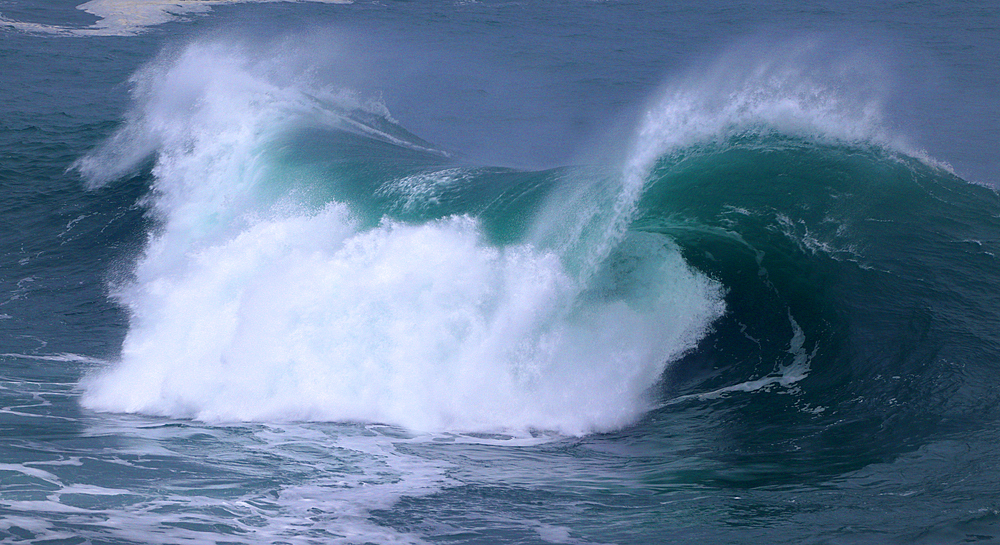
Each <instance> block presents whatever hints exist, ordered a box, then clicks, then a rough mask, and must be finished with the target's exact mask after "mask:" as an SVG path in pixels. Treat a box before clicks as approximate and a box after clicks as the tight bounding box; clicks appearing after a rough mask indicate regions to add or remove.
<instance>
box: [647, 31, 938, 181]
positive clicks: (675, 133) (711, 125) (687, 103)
mask: <svg viewBox="0 0 1000 545" xmlns="http://www.w3.org/2000/svg"><path fill="white" fill-rule="evenodd" d="M828 45H829V44H826V42H825V41H823V40H819V39H817V40H800V41H796V42H787V43H779V44H768V46H767V48H768V49H769V52H768V53H767V54H765V55H761V53H760V51H761V48H762V47H763V46H762V45H761V44H748V45H745V46H744V47H741V48H740V47H737V48H733V49H732V50H731V51H730V52H729V53H727V54H725V55H722V56H721V57H719V58H718V59H717V60H716V61H714V62H713V63H712V64H710V65H708V66H699V67H698V68H697V69H696V70H694V71H692V72H691V73H689V74H687V75H686V76H683V77H678V78H675V79H673V80H671V81H670V82H669V83H668V84H667V85H665V86H664V87H663V89H662V90H661V91H660V93H659V94H657V96H656V97H655V99H654V100H653V101H652V102H651V103H650V105H649V107H648V109H647V111H646V115H645V118H644V121H643V123H642V126H641V128H640V130H639V132H638V134H637V137H636V143H635V148H634V149H635V154H634V157H635V159H636V165H637V168H638V170H639V171H640V172H645V171H647V170H648V169H649V168H650V167H651V166H652V164H654V163H655V162H656V161H657V160H659V159H660V158H661V157H663V156H665V155H670V154H673V153H675V152H677V151H679V150H683V149H687V148H689V147H691V146H694V145H701V144H707V143H713V142H724V141H726V140H728V139H731V138H739V137H741V136H752V135H761V134H780V135H786V136H796V137H803V138H807V139H810V140H813V141H819V142H829V143H844V142H847V143H868V144H873V145H877V146H882V147H885V148H886V149H890V150H893V151H898V152H902V153H904V154H906V155H908V156H911V157H914V158H917V159H920V160H922V161H924V162H926V163H928V164H932V165H935V166H938V167H941V168H948V167H947V166H946V165H943V164H940V163H936V162H934V161H933V160H932V159H930V158H929V157H928V156H927V154H926V153H925V152H923V151H922V150H920V149H918V148H916V147H914V146H913V144H912V143H911V142H909V140H908V139H907V138H905V137H904V136H903V135H900V134H897V133H894V132H893V131H891V130H889V129H888V128H887V127H889V123H888V122H887V120H886V115H885V103H886V101H888V100H891V97H892V92H893V91H892V81H893V79H894V78H893V76H892V74H891V71H890V70H889V69H888V67H887V64H886V63H885V62H884V61H882V60H881V59H879V58H878V57H877V55H875V54H872V53H870V52H864V51H858V52H856V53H855V54H853V55H843V56H838V57H836V58H829V57H828V56H825V55H824V53H825V51H827V50H828V49H829V47H827V46H828Z"/></svg>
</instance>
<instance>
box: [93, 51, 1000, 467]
mask: <svg viewBox="0 0 1000 545" xmlns="http://www.w3.org/2000/svg"><path fill="white" fill-rule="evenodd" d="M809 56H810V52H809V50H808V48H806V50H801V51H799V50H797V51H793V52H792V53H790V54H789V56H788V57H787V58H775V59H769V60H768V61H767V62H763V63H760V62H758V63H749V64H748V63H746V62H744V61H745V59H732V58H724V59H722V60H721V61H720V62H719V63H718V65H717V66H715V67H713V68H711V69H709V70H706V71H705V73H701V74H695V75H693V76H688V77H686V78H682V79H681V80H679V82H677V83H676V84H675V85H673V86H670V87H667V88H666V89H665V90H664V91H663V92H662V93H661V95H660V96H659V98H658V100H657V101H655V102H653V103H652V104H651V106H650V108H649V111H648V113H647V116H646V118H645V119H644V120H643V121H642V122H641V123H640V125H639V126H638V127H637V129H636V131H635V137H634V139H633V141H632V142H631V143H630V145H629V146H627V149H626V150H625V151H624V152H623V153H622V154H621V157H618V158H616V159H613V160H609V161H607V162H604V163H602V164H599V165H592V166H586V167H583V166H573V167H564V168H558V169H552V170H546V171H539V172H526V171H518V170H513V169H504V168H496V167H487V166H480V165H470V164H467V163H464V162H462V160H461V159H459V158H456V157H454V156H453V155H451V154H449V153H445V152H441V151H439V150H435V149H434V146H433V145H431V144H429V143H427V142H423V141H421V140H420V139H419V138H417V137H416V136H414V135H412V134H410V133H408V132H407V131H406V130H405V129H404V128H402V127H401V126H399V125H398V123H396V122H395V121H394V120H393V118H392V116H391V115H389V113H388V111H387V110H386V109H385V107H384V106H383V105H381V103H379V102H377V101H371V100H366V99H364V97H359V96H358V95H356V94H354V93H351V92H349V91H345V90H343V89H340V88H336V87H333V86H329V85H323V84H322V82H315V81H310V80H309V78H307V77H305V78H304V77H302V75H301V74H292V76H291V77H289V75H288V74H286V73H284V72H283V70H281V69H280V68H279V67H280V66H281V65H282V63H284V62H285V61H286V60H287V59H283V58H282V57H281V55H280V54H276V55H269V54H265V55H260V54H248V52H247V51H246V49H245V48H243V46H239V45H234V44H229V43H224V42H195V43H193V44H190V45H188V46H187V47H185V48H182V49H181V50H179V51H175V52H173V53H165V54H163V55H161V57H160V58H158V59H156V60H154V61H153V62H152V63H151V64H150V65H149V66H147V67H146V68H145V69H143V70H142V71H140V72H139V73H137V74H136V76H134V77H133V81H132V84H133V88H134V91H133V101H134V104H133V108H132V110H131V111H130V113H129V115H128V116H127V117H126V120H125V123H124V124H123V126H122V128H121V129H120V130H119V132H118V133H117V134H116V135H115V136H113V137H112V138H110V139H109V140H108V141H107V142H106V143H105V144H104V145H103V146H102V147H101V148H99V149H98V150H96V151H95V152H94V153H92V154H90V155H88V156H87V157H85V158H84V159H82V160H81V161H80V162H78V165H77V166H78V169H79V170H80V171H81V172H82V173H83V174H84V175H85V177H87V178H88V179H89V180H91V182H92V183H93V184H94V185H95V186H96V185H100V184H103V183H108V182H109V181H112V180H115V179H116V178H119V177H121V176H122V175H124V174H127V173H129V172H133V171H135V170H137V169H139V170H141V169H142V168H143V167H142V166H141V165H143V164H145V163H144V161H147V160H148V159H149V158H150V157H152V160H153V166H152V168H151V176H152V183H151V185H152V187H151V194H150V197H149V198H148V200H147V201H146V204H147V206H148V207H149V210H151V212H152V214H153V216H154V217H155V218H156V220H157V227H156V228H155V229H153V230H151V232H150V235H149V241H148V243H147V245H146V248H145V250H144V252H143V253H142V255H140V256H139V257H138V258H137V259H136V261H135V263H134V265H133V266H131V268H130V275H129V276H128V277H127V278H126V279H124V280H122V281H121V282H118V283H117V284H116V285H115V286H114V291H115V294H116V298H117V300H118V301H119V303H120V304H121V305H123V306H124V307H125V308H127V309H128V310H129V312H130V315H131V320H130V326H129V332H128V334H127V336H126V339H125V341H124V343H123V348H122V356H121V360H120V361H119V362H117V363H116V364H114V365H112V366H111V367H110V368H108V369H106V370H103V371H101V372H98V373H94V374H93V375H91V376H90V377H89V378H88V379H87V380H85V381H84V389H85V394H84V398H83V401H84V404H85V405H87V406H88V407H91V408H95V409H100V410H110V411H136V412H145V413H153V414H165V415H171V416H183V417H192V418H200V419H206V420H259V419H286V420H287V419H292V420H296V419H306V420H360V421H385V422H390V423H394V424H399V425H403V426H406V427H411V428H414V429H426V430H454V429H458V430H466V431H468V430H478V431H496V430H505V431H512V430H514V431H522V432H523V431H526V430H531V429H537V428H541V429H549V430H556V431H560V432H564V433H571V434H579V433H587V432H591V431H607V430H611V429H616V428H620V427H622V426H626V425H629V424H631V423H634V422H636V420H637V419H639V418H640V417H642V415H644V414H646V412H647V411H648V410H650V409H651V408H654V407H656V406H657V405H658V404H659V406H660V407H661V408H660V409H659V411H664V410H667V411H669V410H673V409H672V408H675V407H678V406H687V405H686V404H692V403H693V404H698V403H703V402H707V403H712V404H715V403H720V404H721V406H722V407H723V411H737V412H745V414H743V416H742V417H741V418H740V419H739V420H737V421H743V422H753V423H754V425H753V426H748V427H747V428H746V429H744V430H743V432H738V433H737V435H741V436H742V435H745V436H747V437H751V436H752V438H750V439H748V440H747V441H748V442H749V444H752V445H758V446H759V445H761V444H773V445H786V444H787V441H784V440H783V439H782V438H788V437H802V436H803V433H802V432H803V429H809V430H820V431H818V432H816V433H813V432H811V431H810V432H809V433H807V434H805V435H807V436H811V437H812V436H815V437H816V440H817V441H821V442H822V441H827V440H828V439H827V438H829V437H836V436H838V434H844V433H847V434H850V433H858V434H860V435H861V436H866V434H867V436H870V438H871V439H872V441H871V442H867V443H863V444H866V445H877V444H896V445H902V444H917V443H919V442H920V441H922V439H921V438H922V437H925V436H926V435H927V434H928V433H930V432H928V431H927V430H930V429H936V427H935V426H923V427H921V426H919V425H918V424H919V423H920V422H936V423H940V422H945V421H953V420H956V419H959V418H960V417H961V416H962V415H966V414H971V413H975V412H976V411H977V410H979V409H981V408H982V407H984V406H988V405H989V402H990V401H989V400H993V399H994V396H993V395H992V394H990V395H987V396H983V395H982V394H983V392H982V391H981V389H980V388H979V387H978V386H977V385H975V384H974V383H972V382H970V381H967V380H965V378H964V375H963V373H966V372H967V370H968V369H970V368H973V367H974V368H975V369H976V371H975V372H976V373H979V372H981V371H982V370H984V367H983V366H984V365H985V363H984V362H986V361H992V360H991V358H993V356H994V355H995V354H996V338H995V333H994V329H993V328H992V326H991V325H990V324H992V323H995V318H996V315H995V310H993V309H995V308H998V307H996V305H995V303H996V298H995V296H994V295H993V294H992V292H991V291H990V290H989V288H988V286H990V285H993V284H994V282H995V279H996V278H995V277H996V267H995V265H996V263H995V260H996V257H995V256H996V239H995V236H994V235H993V234H992V233H995V232H996V223H997V215H996V210H997V200H996V194H995V193H993V192H991V191H989V190H987V189H984V188H981V187H977V186H973V185H970V184H968V183H966V182H964V181H962V180H960V179H958V178H956V177H955V176H954V175H953V174H952V173H951V172H950V171H949V170H948V169H947V167H946V166H943V165H940V164H937V163H934V162H933V161H931V160H930V159H928V158H926V157H924V156H923V155H922V154H921V153H919V152H917V151H914V150H913V149H912V147H910V146H908V145H906V144H905V142H904V141H902V140H901V139H898V138H896V137H893V136H892V135H890V134H888V133H887V131H885V130H884V129H883V126H884V124H883V122H882V120H881V114H880V111H881V110H880V107H879V101H880V97H879V96H877V94H875V95H873V94H871V93H870V92H869V91H870V90H865V89H862V91H859V92H857V93H845V92H844V90H843V89H842V88H841V87H840V86H839V83H840V81H841V80H840V79H838V77H839V75H842V74H843V70H840V71H838V72H836V73H835V74H834V75H833V76H822V77H817V74H821V75H822V74H825V73H826V72H824V70H817V69H816V66H812V65H810V63H811V62H813V61H811V60H810V58H809ZM298 61H301V59H298ZM290 64H296V63H295V62H293V63H290ZM298 64H301V63H300V62H299V63H298ZM208 66H211V67H212V70H206V69H205V67H208ZM820 68H823V66H821V67H820ZM723 73H724V74H726V77H725V78H723V77H721V76H720V74H723ZM862 75H864V74H862ZM869 75H870V74H869ZM835 76H836V77H835ZM861 79H864V78H861ZM984 279H985V280H984ZM970 337H971V339H970ZM696 347H697V349H696ZM957 362H961V365H965V366H966V367H961V368H960V367H958V366H956V364H957ZM248 400H254V401H253V403H250V402H248ZM656 414H659V413H658V412H656V411H654V413H653V414H652V416H653V417H655V416H656ZM720 414H721V413H720ZM764 415H780V416H774V422H771V421H770V419H771V418H772V416H767V418H764ZM761 419H763V420H761ZM887 419H888V420H892V419H896V420H898V421H899V422H901V425H899V426H896V427H892V428H887V427H885V426H882V425H881V422H884V421H886V420H887ZM755 426H757V427H755ZM751 429H752V430H761V431H762V433H759V434H756V435H755V433H756V432H754V433H751V432H750V431H749V430H751ZM845 430H848V431H845ZM851 430H853V431H851ZM886 434H889V435H892V434H898V437H895V439H894V440H893V441H888V442H883V441H881V439H883V438H884V437H883V436H885V435H886ZM758 435H759V437H758ZM768 438H770V439H775V440H774V441H773V442H772V443H766V441H769V440H770V439H768ZM897 439H898V440H897ZM830 442H831V444H843V443H838V442H837V441H836V440H831V441H830ZM851 444H855V445H857V444H862V443H857V442H852V443H851ZM819 450H822V449H819ZM872 452H873V453H872V455H871V456H872V457H874V458H878V456H880V455H881V454H879V453H878V451H877V449H875V450H873V451H872ZM855 454H857V453H856V452H855V453H853V454H852V453H847V454H844V456H843V458H844V459H845V460H850V459H855V458H857V459H864V458H865V457H864V456H860V457H859V456H855ZM831 467H833V466H831Z"/></svg>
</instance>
